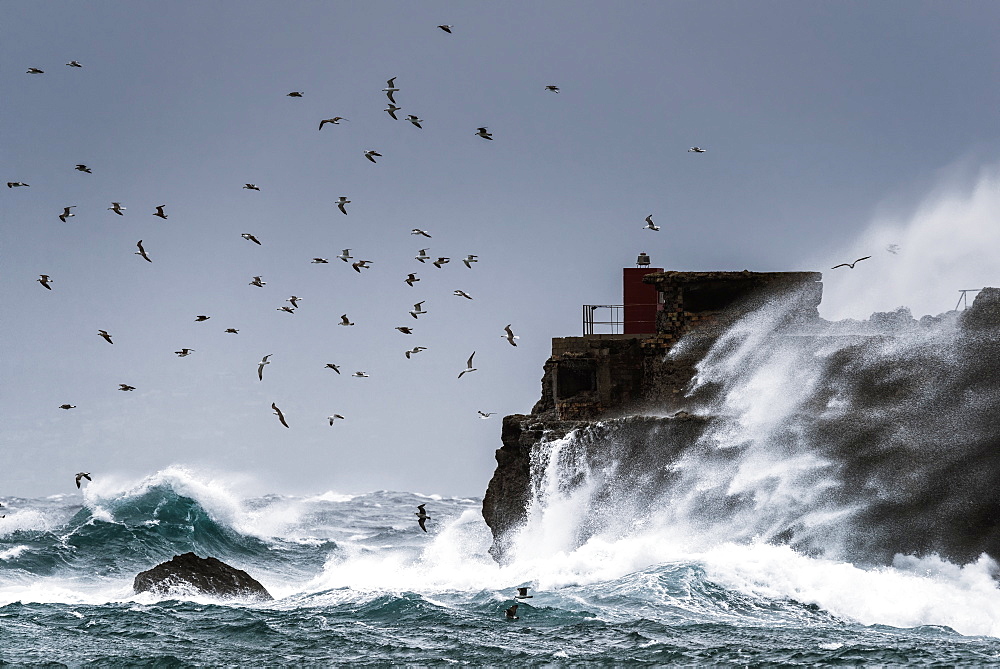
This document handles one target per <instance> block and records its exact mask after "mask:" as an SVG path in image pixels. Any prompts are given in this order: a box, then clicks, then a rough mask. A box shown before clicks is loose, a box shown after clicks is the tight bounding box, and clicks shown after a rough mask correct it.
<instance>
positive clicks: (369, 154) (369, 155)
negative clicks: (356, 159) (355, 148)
mask: <svg viewBox="0 0 1000 669" xmlns="http://www.w3.org/2000/svg"><path fill="white" fill-rule="evenodd" d="M372 156H378V157H379V158H381V157H382V154H381V153H379V152H378V151H376V150H374V149H368V150H367V151H365V158H367V159H368V160H370V161H372V162H373V163H374V162H375V158H373V157H372Z"/></svg>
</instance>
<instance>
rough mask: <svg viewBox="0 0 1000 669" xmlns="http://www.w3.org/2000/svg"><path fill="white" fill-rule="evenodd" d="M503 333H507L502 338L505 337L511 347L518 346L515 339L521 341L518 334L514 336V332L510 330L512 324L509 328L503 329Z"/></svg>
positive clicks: (508, 325)
mask: <svg viewBox="0 0 1000 669" xmlns="http://www.w3.org/2000/svg"><path fill="white" fill-rule="evenodd" d="M503 331H504V332H506V333H507V334H505V335H500V336H501V337H503V338H504V339H506V340H507V341H508V342H509V343H510V345H511V346H517V344H516V343H514V340H515V339H520V337H518V336H517V335H516V334H514V331H513V330H511V329H510V323H508V324H507V327H505V328H504V329H503Z"/></svg>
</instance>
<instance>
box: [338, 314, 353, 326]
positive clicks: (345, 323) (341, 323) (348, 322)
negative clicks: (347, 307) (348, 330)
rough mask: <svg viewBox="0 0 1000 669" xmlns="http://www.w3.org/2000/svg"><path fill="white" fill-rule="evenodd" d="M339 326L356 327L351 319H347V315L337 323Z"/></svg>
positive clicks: (342, 315) (341, 317) (343, 315)
mask: <svg viewBox="0 0 1000 669" xmlns="http://www.w3.org/2000/svg"><path fill="white" fill-rule="evenodd" d="M337 325H354V323H352V322H351V321H350V319H349V318H347V314H341V316H340V322H339V323H337Z"/></svg>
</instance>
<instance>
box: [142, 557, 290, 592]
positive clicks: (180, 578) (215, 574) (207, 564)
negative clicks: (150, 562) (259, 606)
mask: <svg viewBox="0 0 1000 669" xmlns="http://www.w3.org/2000/svg"><path fill="white" fill-rule="evenodd" d="M132 588H133V589H134V590H135V591H136V592H152V593H156V594H161V595H162V594H169V593H170V592H171V591H175V590H188V591H190V590H192V589H193V590H197V591H198V592H200V593H204V594H206V595H212V596H214V597H240V598H253V599H260V600H271V599H274V598H273V597H272V596H271V594H270V593H269V592H268V591H267V590H265V589H264V586H262V585H261V584H260V583H259V582H258V581H257V580H256V579H254V578H253V577H252V576H250V574H248V573H246V572H245V571H243V570H242V569H236V568H235V567H230V566H229V565H228V564H226V563H225V562H222V561H221V560H217V559H216V558H213V557H209V558H200V557H198V556H197V555H195V554H194V553H184V554H183V555H175V556H174V557H173V559H172V560H170V561H168V562H164V563H162V564H158V565H157V566H155V567H153V568H152V569H149V570H147V571H144V572H141V573H139V574H137V575H136V577H135V582H134V583H133V584H132Z"/></svg>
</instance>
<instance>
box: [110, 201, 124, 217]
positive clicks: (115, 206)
mask: <svg viewBox="0 0 1000 669" xmlns="http://www.w3.org/2000/svg"><path fill="white" fill-rule="evenodd" d="M108 211H113V212H115V213H116V214H118V215H119V216H124V215H125V214H123V213H122V212H123V211H125V207H123V206H122V203H121V202H112V203H111V206H110V207H108Z"/></svg>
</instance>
